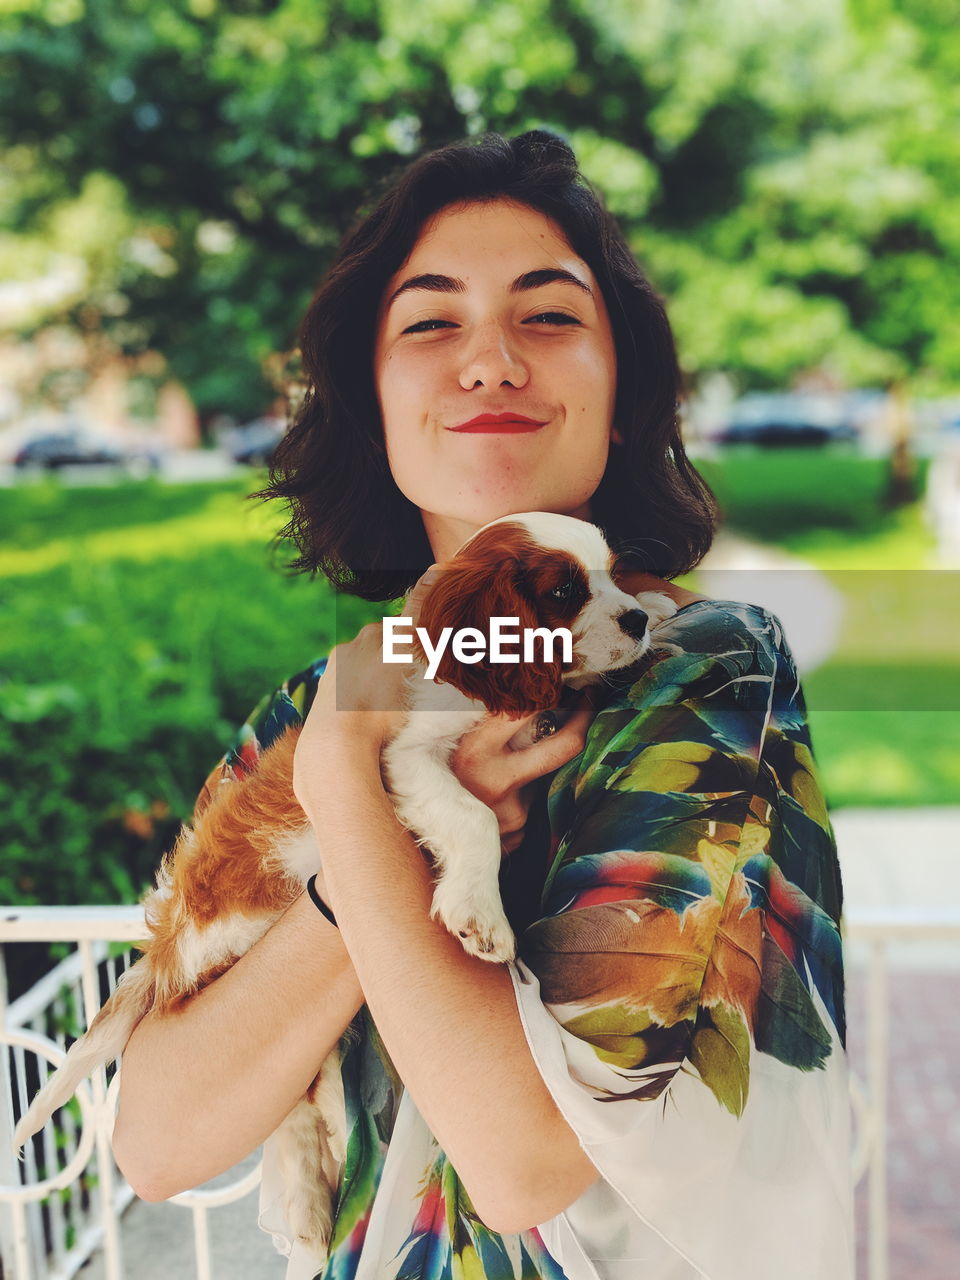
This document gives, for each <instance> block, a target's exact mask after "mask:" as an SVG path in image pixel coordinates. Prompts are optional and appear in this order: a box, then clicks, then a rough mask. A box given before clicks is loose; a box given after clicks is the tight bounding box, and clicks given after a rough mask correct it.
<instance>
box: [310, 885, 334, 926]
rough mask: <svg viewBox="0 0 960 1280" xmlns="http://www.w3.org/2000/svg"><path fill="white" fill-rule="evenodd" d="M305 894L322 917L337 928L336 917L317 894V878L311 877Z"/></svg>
mask: <svg viewBox="0 0 960 1280" xmlns="http://www.w3.org/2000/svg"><path fill="white" fill-rule="evenodd" d="M306 889H307V893H309V895H310V901H311V902H312V903H313V905H314V906H315V907H316V908H317V910H318V911H319V912H320V914H321V915H322V916H326V917H327V919H328V920H329V921H330V923H331V924H332V925H333V926H334V928H337V917H336V916H335V915H334V914H333V912H332V911H331V910H330V908H329V907H328V906H327V904H326V903H325V902H324V900H323V899H322V898H321V897H320V895H319V893H317V877H316V876H311V877H310V879H309V880H308V881H307V884H306Z"/></svg>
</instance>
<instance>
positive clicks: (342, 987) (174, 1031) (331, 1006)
mask: <svg viewBox="0 0 960 1280" xmlns="http://www.w3.org/2000/svg"><path fill="white" fill-rule="evenodd" d="M362 1003H363V994H362V992H361V990H360V985H359V983H358V981H357V977H356V974H355V972H354V970H353V966H352V964H351V963H350V957H349V956H348V954H347V951H346V948H345V947H344V945H343V941H342V939H341V937H340V934H339V932H338V930H337V929H336V928H335V927H334V926H333V925H332V924H330V923H329V922H328V921H327V920H325V919H324V917H323V916H322V915H321V914H320V912H319V911H317V909H316V907H315V906H314V905H313V903H312V902H311V901H310V899H309V898H308V897H307V896H306V895H305V894H304V895H302V896H301V897H300V898H298V899H297V901H296V902H294V903H293V905H292V906H291V907H290V908H289V909H288V910H287V911H286V912H285V913H284V914H283V916H281V918H280V919H279V920H278V921H277V923H276V924H275V925H274V926H273V928H271V929H270V930H269V931H268V932H267V933H266V934H265V935H264V937H263V938H261V940H260V941H259V942H258V943H257V944H256V945H255V946H254V947H252V948H251V950H250V951H248V952H247V954H246V955H244V956H241V958H240V959H239V960H238V961H237V963H236V964H235V965H234V966H233V967H232V968H231V969H229V970H228V971H227V972H226V973H225V974H223V976H222V977H220V978H218V979H217V981H216V982H213V983H211V985H210V986H208V987H206V988H204V990H203V991H201V992H200V993H199V994H198V995H197V996H195V997H194V998H193V999H192V1000H191V1001H190V1002H189V1003H188V1004H187V1005H186V1006H185V1008H183V1009H182V1010H180V1011H179V1012H177V1013H170V1014H167V1015H165V1016H159V1015H157V1014H155V1013H150V1014H148V1015H147V1016H146V1017H145V1018H144V1019H143V1021H142V1022H141V1023H140V1024H139V1026H138V1027H137V1028H136V1030H135V1031H134V1033H133V1035H132V1036H131V1038H130V1040H129V1042H128V1044H127V1047H126V1049H125V1050H124V1054H123V1071H122V1088H121V1092H120V1107H119V1112H118V1116H117V1125H116V1129H115V1131H114V1135H113V1147H114V1154H115V1155H116V1158H117V1163H118V1164H119V1165H120V1168H121V1170H122V1171H123V1173H124V1175H125V1176H126V1177H127V1179H128V1180H129V1181H130V1183H131V1184H132V1186H133V1187H134V1188H135V1189H136V1191H137V1193H138V1194H139V1195H141V1196H143V1198H144V1199H146V1200H163V1199H166V1198H167V1197H169V1196H172V1195H176V1194H177V1193H178V1192H179V1191H184V1190H186V1189H188V1188H189V1187H193V1186H196V1185H197V1183H199V1182H203V1181H205V1180H206V1179H207V1178H212V1177H213V1176H214V1175H215V1174H218V1173H221V1172H223V1170H224V1169H229V1168H230V1167H231V1166H232V1165H234V1164H236V1163H237V1161H238V1160H241V1159H242V1158H243V1157H244V1156H246V1155H248V1154H249V1153H250V1152H251V1151H252V1150H254V1148H255V1147H257V1146H258V1145H259V1144H260V1143H261V1142H262V1141H263V1140H264V1138H266V1137H267V1136H268V1135H269V1134H271V1133H272V1132H273V1130H274V1129H276V1127H277V1126H278V1125H279V1123H280V1121H281V1120H282V1119H283V1118H284V1116H286V1115H287V1113H288V1112H289V1111H290V1109H291V1108H292V1107H293V1105H294V1104H295V1103H296V1102H297V1100H298V1099H299V1098H300V1097H301V1096H302V1095H303V1093H304V1092H305V1091H306V1088H307V1086H308V1085H309V1083H310V1081H311V1080H312V1079H313V1077H314V1076H315V1075H316V1073H317V1070H318V1069H319V1067H320V1064H321V1063H322V1062H323V1060H324V1058H325V1057H326V1056H327V1055H328V1054H329V1053H330V1051H331V1049H332V1048H333V1047H334V1046H335V1045H336V1043H337V1041H338V1040H339V1038H340V1036H341V1035H342V1033H343V1031H344V1029H345V1028H346V1027H347V1025H348V1024H349V1023H350V1021H351V1019H352V1018H353V1016H354V1014H355V1013H356V1011H357V1010H358V1009H359V1007H360V1005H361V1004H362Z"/></svg>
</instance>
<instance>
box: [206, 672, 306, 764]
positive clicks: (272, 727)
mask: <svg viewBox="0 0 960 1280" xmlns="http://www.w3.org/2000/svg"><path fill="white" fill-rule="evenodd" d="M326 665H327V659H326V658H317V659H316V660H315V661H313V662H312V663H310V665H309V666H308V667H304V668H303V670H302V671H298V672H296V673H295V674H294V675H292V676H290V677H289V678H288V679H286V680H284V682H283V683H282V684H281V685H280V686H279V687H278V688H276V689H273V690H271V691H270V692H269V693H267V694H265V695H264V697H262V698H261V699H260V701H259V702H258V703H257V705H256V706H255V707H254V709H253V710H252V711H251V713H250V715H249V716H247V718H246V720H245V721H244V723H243V724H242V725H241V726H240V729H239V730H238V731H237V733H236V735H235V737H234V740H233V743H232V744H231V746H230V749H229V750H228V751H227V754H226V757H225V761H224V763H225V765H226V766H227V767H228V768H230V769H232V770H233V771H234V772H235V773H249V772H250V770H251V769H252V768H253V767H254V766H255V765H256V762H257V760H258V759H259V757H260V754H261V753H262V752H263V751H266V749H267V748H268V747H269V746H271V744H272V743H274V742H275V741H276V740H277V739H278V738H279V737H280V736H281V735H282V734H283V733H285V732H286V730H287V729H289V728H291V727H293V726H296V725H300V724H302V723H303V721H304V720H305V719H306V717H307V713H308V712H309V710H310V707H311V706H312V704H313V699H314V697H315V696H316V692H317V686H318V684H319V683H320V677H321V676H322V675H323V673H324V670H325V669H326Z"/></svg>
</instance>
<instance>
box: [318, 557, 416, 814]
mask: <svg viewBox="0 0 960 1280" xmlns="http://www.w3.org/2000/svg"><path fill="white" fill-rule="evenodd" d="M436 567H437V566H436V565H431V566H430V568H429V569H428V570H427V571H426V572H425V573H424V574H423V576H422V577H421V578H420V579H419V581H418V582H417V583H416V584H415V585H414V586H413V587H412V588H411V590H410V593H409V594H408V596H407V598H406V601H405V602H404V614H405V615H408V616H412V618H413V625H414V626H416V623H417V617H418V611H419V607H420V602H421V600H422V594H423V588H424V586H425V585H426V584H427V583H428V582H430V581H431V578H432V575H433V571H434V570H435V569H436ZM409 671H410V668H409V667H408V666H406V665H404V664H393V663H384V661H383V624H382V623H379V622H375V623H370V624H368V625H367V626H365V627H361V629H360V630H359V631H358V632H357V634H356V636H354V638H353V639H352V640H350V641H348V642H347V643H345V644H338V645H336V646H335V647H334V648H333V649H332V650H331V653H330V656H329V658H328V659H327V666H326V670H325V671H324V673H323V676H322V677H321V679H320V683H319V685H318V686H317V692H316V695H315V697H314V700H313V705H312V706H311V708H310V712H309V714H308V715H307V719H306V721H305V723H304V726H303V729H302V731H301V733H300V737H299V740H298V742H297V749H296V754H295V756H294V768H293V790H294V794H295V795H296V797H297V799H298V800H299V802H300V804H301V805H302V806H303V807H304V809H306V810H307V811H308V812H309V794H310V787H311V781H312V780H313V782H314V785H316V782H315V780H316V779H318V778H322V777H323V776H324V758H325V753H327V752H329V751H330V750H331V749H332V750H333V751H335V752H338V753H339V752H340V751H341V750H342V746H343V744H344V743H346V742H348V743H349V744H350V746H351V748H353V749H357V748H359V749H360V750H362V751H365V753H366V755H367V757H368V758H369V759H377V760H379V754H380V752H381V750H382V749H383V746H384V744H385V743H387V742H388V741H389V740H390V739H391V738H393V737H394V735H395V734H396V733H397V732H398V731H399V729H400V727H401V725H402V723H403V718H404V717H403V712H402V711H401V707H402V705H403V694H404V680H405V678H406V676H407V675H408V673H409Z"/></svg>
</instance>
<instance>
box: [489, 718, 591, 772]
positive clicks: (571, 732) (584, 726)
mask: <svg viewBox="0 0 960 1280" xmlns="http://www.w3.org/2000/svg"><path fill="white" fill-rule="evenodd" d="M592 719H593V711H592V708H590V707H586V708H578V709H577V711H576V712H575V713H574V715H572V716H571V717H570V719H569V720H568V721H567V722H566V724H563V725H561V726H560V727H559V728H558V729H557V731H556V733H554V734H552V735H551V736H550V737H547V738H544V739H543V740H542V741H540V742H536V743H534V744H533V745H532V746H530V747H527V748H526V749H525V750H523V751H517V752H514V753H512V754H511V755H510V757H509V760H510V762H511V766H512V768H511V774H510V777H511V780H512V781H513V783H514V784H519V785H521V786H522V785H524V784H525V783H527V782H534V781H535V780H536V779H537V778H542V777H543V776H544V775H545V774H548V773H553V772H555V771H556V770H557V769H559V768H560V767H561V765H565V764H567V762H568V761H570V760H572V759H573V758H574V756H578V755H579V754H580V752H581V751H582V750H583V748H584V745H585V744H586V740H587V731H588V729H589V728H590V723H591V721H592Z"/></svg>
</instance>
